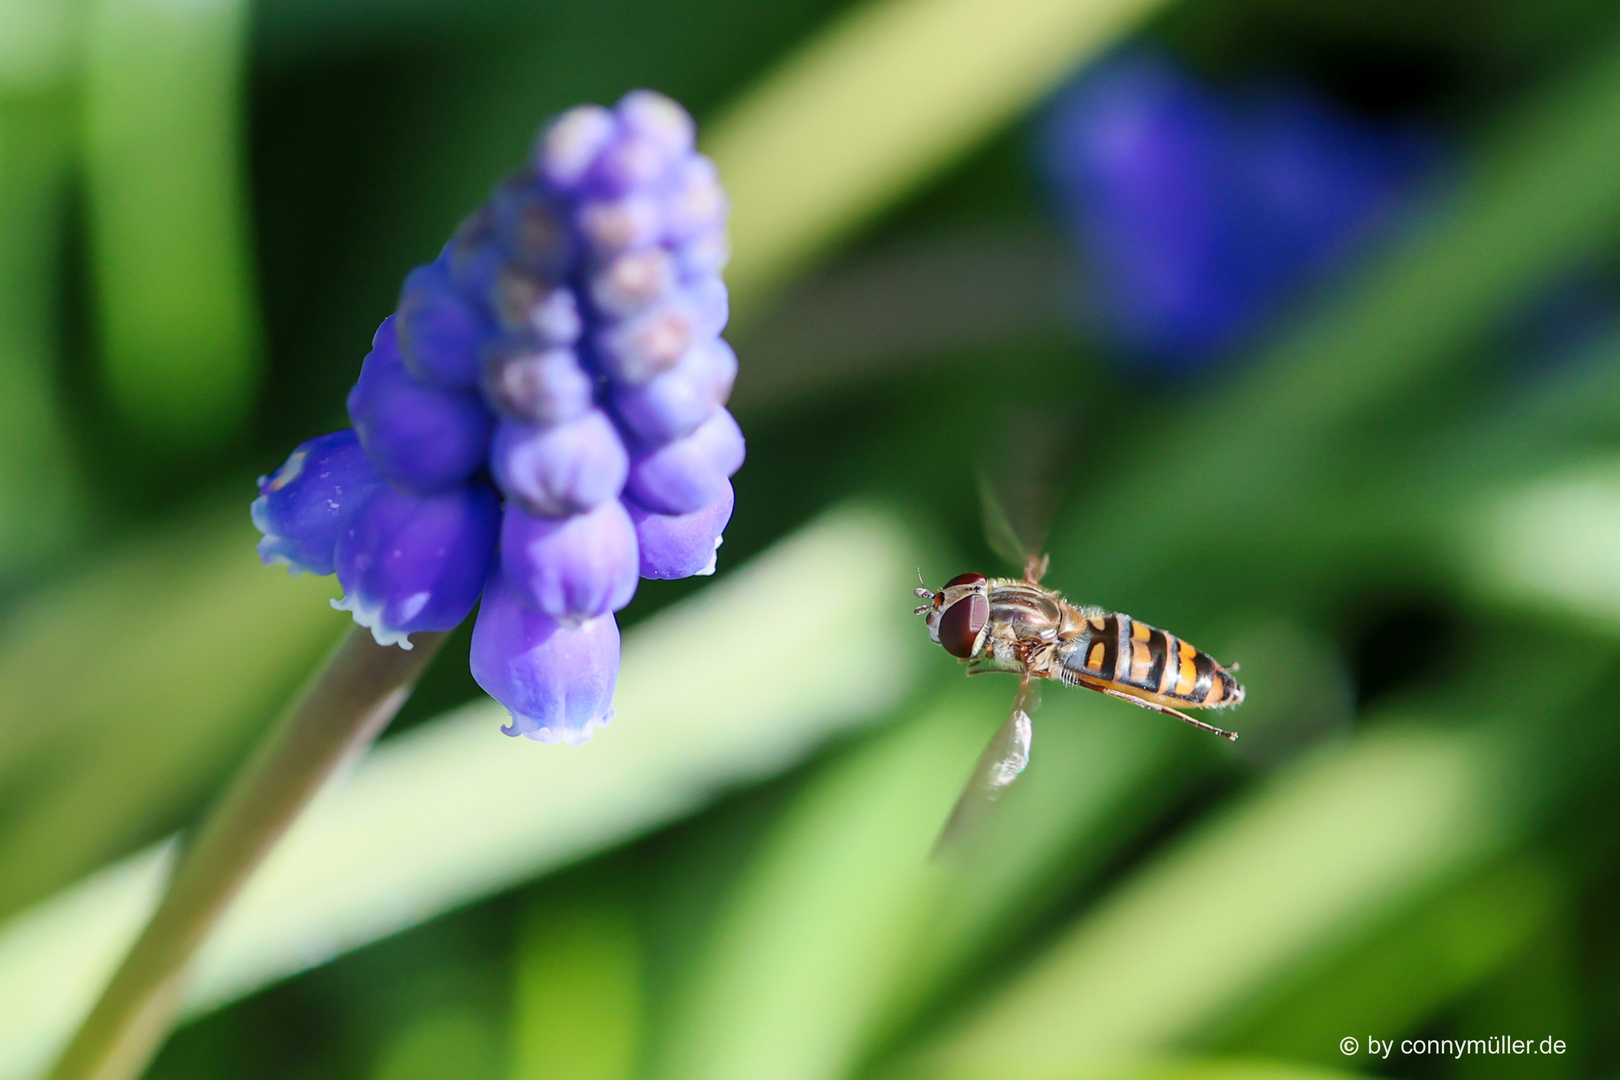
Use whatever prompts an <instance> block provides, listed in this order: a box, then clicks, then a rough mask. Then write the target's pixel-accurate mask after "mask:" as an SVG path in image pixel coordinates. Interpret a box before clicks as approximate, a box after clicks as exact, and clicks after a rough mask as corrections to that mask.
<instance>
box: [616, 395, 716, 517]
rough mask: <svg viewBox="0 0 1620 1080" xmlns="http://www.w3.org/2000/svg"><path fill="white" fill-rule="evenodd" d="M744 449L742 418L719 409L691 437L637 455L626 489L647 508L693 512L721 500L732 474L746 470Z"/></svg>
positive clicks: (666, 512)
mask: <svg viewBox="0 0 1620 1080" xmlns="http://www.w3.org/2000/svg"><path fill="white" fill-rule="evenodd" d="M745 452H746V447H745V445H744V443H743V434H742V429H741V428H739V427H738V426H737V421H736V420H735V419H734V418H733V417H732V415H731V413H729V412H727V411H726V410H725V409H716V410H714V413H713V414H712V415H711V416H710V417H709V418H708V419H707V420H705V421H704V422H703V424H702V425H701V426H700V427H699V428H698V429H697V430H696V431H694V432H692V434H690V435H688V436H687V437H686V438H684V439H677V440H675V441H674V442H671V443H665V444H664V445H663V446H660V447H658V448H656V449H654V450H650V451H648V452H646V453H644V454H638V455H637V456H636V457H635V458H634V459H632V461H631V463H630V480H629V483H628V484H627V485H626V487H625V490H626V491H627V492H628V493H629V495H630V497H631V498H632V499H634V500H635V501H636V502H638V503H640V504H641V505H642V506H644V507H646V508H647V509H648V510H652V511H655V512H657V513H660V514H690V513H691V512H692V511H694V510H701V509H702V508H703V507H705V506H709V505H712V504H713V503H716V502H719V501H720V499H721V498H722V497H723V496H724V495H725V490H726V487H727V484H726V480H727V478H729V477H730V476H731V475H732V474H733V473H735V472H736V471H737V470H738V469H740V468H742V463H743V457H744V454H745Z"/></svg>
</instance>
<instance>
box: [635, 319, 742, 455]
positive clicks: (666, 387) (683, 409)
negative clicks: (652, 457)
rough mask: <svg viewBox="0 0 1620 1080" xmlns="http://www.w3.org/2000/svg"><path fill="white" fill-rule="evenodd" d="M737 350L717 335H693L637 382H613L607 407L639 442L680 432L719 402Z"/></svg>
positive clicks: (650, 442)
mask: <svg viewBox="0 0 1620 1080" xmlns="http://www.w3.org/2000/svg"><path fill="white" fill-rule="evenodd" d="M736 378H737V354H736V353H734V352H732V351H731V346H730V345H727V344H726V343H725V342H724V341H723V340H721V339H720V338H710V339H708V340H707V341H699V342H698V343H697V344H696V345H693V346H692V347H691V348H690V349H688V350H687V351H686V355H685V356H683V357H681V362H680V363H678V364H676V365H675V366H674V367H673V368H671V369H670V370H668V371H666V372H664V373H663V374H662V375H659V376H658V377H656V378H655V379H653V380H652V381H651V382H649V383H646V384H644V385H642V386H616V387H614V388H613V393H612V396H613V408H614V411H615V412H616V413H617V414H618V417H619V419H620V421H622V422H623V423H624V426H625V427H626V428H628V429H629V430H630V432H631V433H632V434H633V435H635V437H636V439H637V441H638V442H639V443H640V444H641V445H642V446H656V445H658V444H660V443H666V442H670V441H672V440H674V439H680V438H685V437H686V436H687V435H690V434H691V433H692V432H694V431H696V430H697V429H698V426H699V425H700V424H702V423H703V422H704V421H705V420H707V419H708V418H709V417H710V415H711V414H713V412H714V410H715V409H716V408H718V407H719V406H721V405H724V404H725V401H726V398H728V397H729V396H730V395H731V385H732V383H733V382H735V381H736Z"/></svg>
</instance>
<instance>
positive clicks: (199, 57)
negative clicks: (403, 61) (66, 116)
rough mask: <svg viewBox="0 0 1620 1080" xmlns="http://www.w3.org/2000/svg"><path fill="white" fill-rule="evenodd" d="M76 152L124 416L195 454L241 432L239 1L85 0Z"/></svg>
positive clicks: (243, 217)
mask: <svg viewBox="0 0 1620 1080" xmlns="http://www.w3.org/2000/svg"><path fill="white" fill-rule="evenodd" d="M86 24H87V27H86V42H87V44H86V53H85V55H86V61H85V73H84V74H85V81H84V99H85V100H84V122H85V128H84V133H85V134H84V155H85V184H86V200H87V203H88V209H89V220H90V246H91V250H92V254H93V269H94V278H95V285H96V298H97V305H96V310H97V313H98V315H99V316H100V321H99V330H100V338H101V346H102V349H101V352H102V361H103V364H104V370H105V372H106V377H107V386H108V390H109V391H110V393H111V396H112V399H113V404H114V406H115V408H116V410H117V411H118V413H119V415H120V418H121V419H122V420H123V421H124V422H125V423H126V424H128V425H129V426H130V427H131V428H133V429H134V430H135V431H137V432H140V433H141V434H143V435H145V436H146V437H147V438H149V439H151V440H154V441H155V442H157V443H159V444H160V445H163V444H167V445H170V446H172V447H176V448H182V449H186V450H191V451H195V450H198V449H206V448H208V447H210V446H214V445H217V444H219V443H221V442H222V441H226V440H229V439H230V438H232V437H234V436H236V435H238V434H240V432H241V431H242V429H243V426H244V424H245V423H246V421H247V419H248V413H249V410H250V409H251V407H252V405H253V401H254V397H255V395H256V393H257V390H258V382H259V366H260V361H261V355H260V354H261V342H260V340H259V333H260V331H259V324H258V307H257V300H256V297H255V284H254V275H253V260H252V254H251V240H250V237H249V218H248V202H247V192H246V183H245V179H244V177H243V175H242V169H243V165H244V162H245V158H246V153H247V151H246V147H245V143H244V140H243V134H242V133H243V128H244V122H245V116H244V113H245V94H244V87H245V79H244V77H243V76H244V68H245V64H246V57H247V25H248V4H247V2H246V0H89V3H88V10H87V15H86Z"/></svg>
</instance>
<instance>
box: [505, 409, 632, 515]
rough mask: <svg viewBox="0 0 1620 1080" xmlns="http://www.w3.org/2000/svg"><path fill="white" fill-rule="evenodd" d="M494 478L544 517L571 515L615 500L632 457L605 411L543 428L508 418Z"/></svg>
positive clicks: (533, 512)
mask: <svg viewBox="0 0 1620 1080" xmlns="http://www.w3.org/2000/svg"><path fill="white" fill-rule="evenodd" d="M490 465H491V468H492V469H493V471H494V473H495V480H496V482H497V483H498V484H500V486H501V490H502V491H504V492H506V494H507V496H508V497H509V498H512V499H515V500H517V501H518V502H519V503H521V504H522V505H523V507H524V509H526V510H528V511H529V512H530V513H532V514H535V515H536V516H539V517H566V516H567V515H569V514H577V513H580V512H582V511H585V510H590V509H592V508H594V507H596V506H600V505H601V504H602V503H604V502H606V501H607V500H609V499H611V498H613V497H614V496H615V495H617V494H618V493H619V490H620V489H621V488H622V487H623V486H624V478H625V475H626V472H627V470H628V469H629V465H630V458H629V454H628V453H627V452H626V451H625V448H624V443H623V442H621V441H620V439H619V433H618V432H617V431H616V430H615V429H614V427H613V421H611V420H609V419H608V418H607V414H606V413H604V412H602V410H600V409H592V410H591V411H590V412H588V413H586V414H585V415H584V416H582V417H580V418H579V419H578V420H574V421H571V422H570V423H567V424H559V425H558V426H556V427H551V428H541V427H536V426H534V425H532V424H522V423H518V422H516V421H512V420H503V421H501V424H500V426H499V427H497V428H496V429H495V445H494V448H493V449H492V451H491V453H490Z"/></svg>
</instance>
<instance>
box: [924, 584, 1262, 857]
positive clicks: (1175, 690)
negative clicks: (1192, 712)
mask: <svg viewBox="0 0 1620 1080" xmlns="http://www.w3.org/2000/svg"><path fill="white" fill-rule="evenodd" d="M1046 568H1047V558H1046V556H1044V555H1043V556H1040V557H1039V558H1036V557H1034V556H1026V557H1025V560H1024V576H1023V577H1022V578H993V577H986V576H985V575H984V574H980V573H972V572H970V573H966V574H958V575H957V576H956V577H954V578H952V579H951V580H949V581H947V582H946V583H945V585H944V587H943V588H941V589H940V590H939V591H938V592H933V591H930V590H929V589H928V587H927V586H926V584H924V585H922V586H921V587H919V588H918V589H917V590H916V593H917V596H918V597H919V598H921V599H923V600H926V601H927V603H925V604H923V605H922V606H920V607H918V608H917V609H916V611H915V614H918V615H922V616H925V617H926V618H927V621H928V636H929V637H931V638H932V639H933V640H934V641H936V642H938V643H939V644H940V645H941V646H943V647H944V649H945V651H946V652H948V653H950V654H951V655H952V656H954V657H956V658H957V659H959V660H961V661H963V663H965V664H966V666H967V669H968V674H969V675H980V674H985V673H987V672H992V671H1005V672H1010V673H1012V674H1016V675H1017V676H1018V677H1019V679H1018V694H1017V696H1016V697H1015V698H1014V700H1013V707H1012V712H1011V714H1010V715H1009V716H1008V717H1007V720H1006V722H1005V723H1004V724H1003V725H1002V727H1001V730H1000V731H998V732H997V733H996V735H995V737H994V738H993V739H991V741H990V745H989V746H987V747H986V748H985V751H984V754H983V755H982V756H981V757H980V759H979V765H978V768H977V769H976V770H975V772H974V777H973V779H972V780H971V781H970V782H969V783H968V787H967V790H965V791H964V792H963V793H962V797H961V798H960V799H959V800H958V801H957V804H956V809H955V810H954V811H953V812H952V814H951V817H950V820H949V821H948V822H947V823H946V826H945V830H944V832H943V833H942V834H941V837H940V840H941V843H944V842H945V841H946V840H947V839H948V838H949V837H951V836H953V835H956V834H958V833H960V832H961V831H962V830H963V829H964V828H965V827H966V822H967V819H968V818H969V817H971V816H973V812H974V811H975V809H976V808H977V804H979V803H982V802H984V801H987V800H994V799H995V798H996V797H997V796H998V795H999V794H1000V793H1001V791H1002V790H1004V789H1005V788H1006V787H1007V785H1009V784H1011V783H1012V782H1013V781H1014V780H1016V779H1017V778H1018V775H1019V774H1020V773H1022V772H1023V770H1024V767H1025V766H1026V765H1028V764H1029V750H1030V741H1031V737H1032V734H1033V731H1032V724H1031V722H1030V714H1031V713H1032V712H1034V710H1035V707H1036V705H1037V704H1038V703H1039V697H1038V694H1037V693H1036V690H1035V687H1036V685H1037V680H1041V679H1056V680H1057V681H1059V682H1061V683H1062V684H1063V685H1065V686H1079V687H1084V688H1085V689H1087V690H1095V691H1097V692H1098V693H1101V694H1107V695H1108V696H1109V697H1113V698H1118V699H1119V700H1121V701H1128V702H1130V703H1131V704H1132V705H1137V706H1140V707H1141V708H1144V709H1151V710H1153V711H1154V712H1159V713H1164V714H1165V715H1166V716H1173V717H1175V718H1176V719H1178V720H1182V721H1185V722H1186V723H1188V724H1191V725H1192V726H1193V727H1195V728H1198V729H1199V730H1201V731H1208V732H1212V733H1214V734H1216V735H1220V736H1222V737H1223V738H1226V739H1236V738H1237V736H1236V735H1235V734H1233V733H1232V732H1230V731H1225V730H1222V729H1221V728H1218V727H1215V726H1214V725H1212V724H1206V723H1205V722H1204V721H1202V720H1198V719H1195V718H1193V717H1191V716H1188V715H1187V714H1186V713H1185V712H1182V711H1181V710H1182V709H1209V708H1215V709H1222V708H1228V707H1230V706H1233V705H1237V704H1239V703H1240V702H1242V701H1243V687H1242V686H1241V685H1239V683H1238V681H1237V680H1236V679H1234V678H1233V677H1232V675H1231V673H1230V672H1228V671H1227V669H1226V668H1225V667H1223V666H1221V665H1220V664H1218V663H1216V662H1215V660H1214V658H1212V657H1211V656H1210V655H1209V654H1208V653H1206V652H1204V651H1203V650H1201V649H1197V648H1195V647H1193V646H1192V645H1190V644H1188V643H1187V642H1185V641H1182V640H1181V639H1179V638H1177V637H1176V636H1175V635H1173V634H1169V633H1166V632H1165V631H1163V630H1159V629H1157V628H1156V627H1152V626H1149V625H1148V624H1147V623H1144V622H1138V621H1137V620H1135V619H1132V618H1131V617H1130V616H1129V615H1125V614H1122V613H1119V612H1108V611H1104V610H1103V609H1102V608H1098V607H1079V606H1076V605H1074V604H1071V603H1069V601H1067V600H1065V599H1064V598H1063V596H1062V595H1061V594H1060V593H1058V592H1056V591H1055V590H1052V589H1047V588H1043V587H1042V585H1041V583H1040V582H1041V577H1042V576H1043V575H1044V574H1045V573H1046ZM920 577H921V575H920V574H919V578H920ZM1234 666H1235V665H1234ZM1178 706H1179V708H1178ZM936 850H937V849H936Z"/></svg>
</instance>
